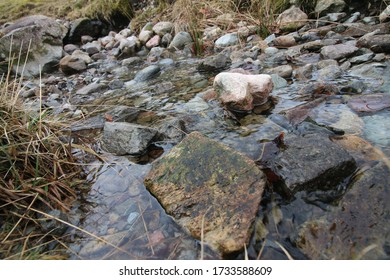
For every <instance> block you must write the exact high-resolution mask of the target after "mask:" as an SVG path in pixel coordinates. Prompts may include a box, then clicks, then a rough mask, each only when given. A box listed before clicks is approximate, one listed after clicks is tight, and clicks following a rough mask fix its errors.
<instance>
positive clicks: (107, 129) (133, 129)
mask: <svg viewBox="0 0 390 280" xmlns="http://www.w3.org/2000/svg"><path fill="white" fill-rule="evenodd" d="M156 134H157V130H156V129H153V128H150V127H146V126H141V125H136V124H131V123H125V122H106V123H105V124H104V129H103V137H102V146H103V149H105V150H106V151H108V152H110V153H112V154H115V155H118V156H123V155H140V154H143V153H145V152H146V149H147V148H148V146H149V144H150V143H151V142H152V140H153V138H154V137H155V136H156Z"/></svg>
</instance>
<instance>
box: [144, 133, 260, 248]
mask: <svg viewBox="0 0 390 280" xmlns="http://www.w3.org/2000/svg"><path fill="white" fill-rule="evenodd" d="M265 184H266V179H265V176H264V174H263V172H262V171H261V170H260V169H259V168H258V167H257V166H256V165H255V163H254V162H253V161H252V160H250V159H249V158H247V157H245V156H243V155H242V154H240V153H238V152H236V151H234V150H232V149H230V148H228V147H226V146H224V145H222V144H220V143H218V142H215V141H213V140H210V139H208V138H206V137H204V136H203V135H201V134H200V133H198V132H193V133H191V134H189V135H188V136H187V137H186V138H185V139H184V140H183V141H182V142H181V143H180V144H178V145H177V146H176V147H174V148H173V149H172V150H171V151H170V152H169V153H167V154H166V155H165V156H163V157H162V158H160V159H159V160H157V161H155V162H154V163H153V168H152V170H151V172H150V173H149V174H148V175H147V176H146V178H145V185H146V187H147V188H148V190H149V191H150V192H151V193H152V194H153V195H154V196H155V197H156V198H157V199H158V200H159V201H160V203H161V204H162V206H163V207H164V208H165V210H166V212H167V213H168V214H170V215H172V216H173V217H174V218H175V220H176V221H177V223H178V224H180V225H181V226H182V227H183V228H185V229H186V230H187V231H188V232H189V233H190V234H191V235H192V236H193V237H195V238H197V239H201V237H202V232H203V234H204V239H203V240H204V242H206V243H208V244H209V245H210V246H211V248H213V249H214V250H216V251H218V252H219V253H220V254H222V255H229V254H231V253H234V252H237V251H240V250H242V249H243V248H244V245H245V244H248V242H249V239H250V236H251V233H252V225H253V222H254V220H255V217H256V213H257V211H258V208H259V205H260V201H261V196H262V193H263V189H264V187H265Z"/></svg>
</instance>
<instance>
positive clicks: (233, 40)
mask: <svg viewBox="0 0 390 280" xmlns="http://www.w3.org/2000/svg"><path fill="white" fill-rule="evenodd" d="M239 42H240V40H239V38H238V35H237V33H228V34H225V35H223V36H222V37H220V38H218V40H217V41H215V46H216V47H217V48H225V47H229V46H234V45H237V44H238V43H239Z"/></svg>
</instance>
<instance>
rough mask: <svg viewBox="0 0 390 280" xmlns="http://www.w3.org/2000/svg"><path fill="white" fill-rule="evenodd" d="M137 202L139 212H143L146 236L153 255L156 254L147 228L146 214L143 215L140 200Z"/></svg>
mask: <svg viewBox="0 0 390 280" xmlns="http://www.w3.org/2000/svg"><path fill="white" fill-rule="evenodd" d="M137 204H138V208H139V213H140V214H141V218H142V222H143V223H144V228H145V233H146V237H147V238H148V242H149V245H150V249H151V250H152V255H153V256H154V250H153V244H152V242H151V241H150V237H149V231H148V228H147V226H146V223H145V219H144V215H143V212H142V209H141V206H140V204H139V202H137Z"/></svg>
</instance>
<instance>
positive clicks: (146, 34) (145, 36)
mask: <svg viewBox="0 0 390 280" xmlns="http://www.w3.org/2000/svg"><path fill="white" fill-rule="evenodd" d="M152 37H153V31H151V30H142V31H141V32H140V33H139V35H138V39H139V40H140V42H141V43H142V44H146V42H147V41H149V40H150V39H151V38H152Z"/></svg>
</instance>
